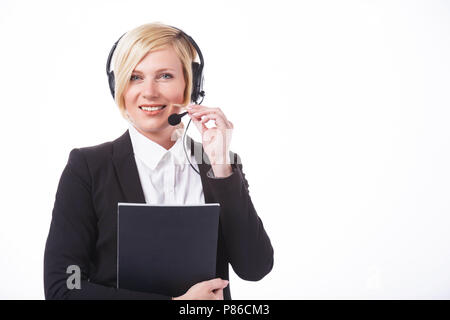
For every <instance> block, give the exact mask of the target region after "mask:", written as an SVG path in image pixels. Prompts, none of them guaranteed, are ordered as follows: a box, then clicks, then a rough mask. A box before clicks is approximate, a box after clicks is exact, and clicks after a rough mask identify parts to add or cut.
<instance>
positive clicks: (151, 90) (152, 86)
mask: <svg viewBox="0 0 450 320" xmlns="http://www.w3.org/2000/svg"><path fill="white" fill-rule="evenodd" d="M142 95H143V97H144V98H146V99H148V100H153V99H155V98H158V97H159V88H158V83H156V81H154V80H153V79H150V80H148V81H145V83H144V86H143V88H142Z"/></svg>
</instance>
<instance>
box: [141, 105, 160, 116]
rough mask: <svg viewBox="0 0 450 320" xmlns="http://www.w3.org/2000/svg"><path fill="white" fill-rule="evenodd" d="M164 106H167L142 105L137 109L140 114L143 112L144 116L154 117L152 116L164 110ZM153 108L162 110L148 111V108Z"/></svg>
mask: <svg viewBox="0 0 450 320" xmlns="http://www.w3.org/2000/svg"><path fill="white" fill-rule="evenodd" d="M166 106H167V105H163V104H159V105H158V104H153V105H149V104H144V105H140V106H139V109H141V110H142V112H144V113H145V114H146V115H150V116H154V115H157V114H159V113H161V112H162V111H163V110H164V109H165V108H166ZM155 107H162V108H159V109H155V110H150V109H148V108H155ZM144 108H145V109H144Z"/></svg>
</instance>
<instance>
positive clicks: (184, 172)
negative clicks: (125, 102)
mask: <svg viewBox="0 0 450 320" xmlns="http://www.w3.org/2000/svg"><path fill="white" fill-rule="evenodd" d="M183 130H184V129H182V128H181V129H176V135H175V138H176V139H177V141H176V142H175V144H174V145H173V146H172V147H171V148H170V149H169V150H166V149H165V148H164V147H162V146H160V145H159V144H157V143H156V142H154V141H152V140H150V139H149V138H147V137H145V136H144V135H143V134H141V133H140V132H139V131H138V130H137V129H136V128H135V127H134V126H133V125H131V124H130V125H129V133H130V138H131V144H132V145H133V150H134V158H135V160H136V166H137V169H138V173H139V179H140V180H141V186H142V189H143V192H144V197H145V202H146V203H147V204H173V205H186V204H204V203H205V197H204V194H203V186H202V181H201V178H200V175H199V174H198V173H197V172H195V171H194V170H193V169H192V168H191V166H190V165H189V162H188V161H187V159H186V155H185V152H184V148H183V139H182V138H183V132H184V131H183ZM186 140H187V139H186ZM186 151H187V154H188V156H189V160H190V161H191V163H192V165H193V166H194V167H195V168H196V169H197V170H198V171H200V170H199V169H198V165H197V164H196V162H195V158H194V156H193V155H191V151H190V146H188V145H186Z"/></svg>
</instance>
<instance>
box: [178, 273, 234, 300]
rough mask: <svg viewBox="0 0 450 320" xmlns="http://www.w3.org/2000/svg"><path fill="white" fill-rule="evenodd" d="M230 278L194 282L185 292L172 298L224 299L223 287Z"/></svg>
mask: <svg viewBox="0 0 450 320" xmlns="http://www.w3.org/2000/svg"><path fill="white" fill-rule="evenodd" d="M227 285H228V280H222V279H221V278H216V279H212V280H208V281H203V282H199V283H197V284H194V285H193V286H192V287H191V288H190V289H189V290H188V291H187V292H186V293H185V294H183V295H182V296H179V297H175V298H172V300H223V289H224V288H226V286H227Z"/></svg>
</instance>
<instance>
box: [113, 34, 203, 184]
mask: <svg viewBox="0 0 450 320" xmlns="http://www.w3.org/2000/svg"><path fill="white" fill-rule="evenodd" d="M170 27H172V28H174V29H176V30H178V31H179V33H178V34H177V36H176V37H184V38H185V39H186V40H187V41H189V42H190V43H191V44H192V46H193V47H194V48H195V50H196V51H197V54H198V56H199V59H200V63H198V62H194V61H193V62H192V92H191V102H194V103H195V104H201V103H202V102H203V99H204V97H205V91H203V83H204V77H203V67H204V65H205V64H204V61H203V55H202V51H201V50H200V48H199V47H198V45H197V43H196V42H195V41H194V39H192V37H191V36H189V35H188V34H186V33H185V32H184V31H183V30H181V29H178V28H176V27H173V26H170ZM125 34H126V33H124V34H123V35H122V36H121V37H120V38H119V39H118V40H117V41H116V42H115V43H114V45H113V46H112V48H111V51H110V52H109V55H108V60H107V61H106V75H107V76H108V84H109V90H110V91H111V95H112V97H113V99H115V78H114V71H112V70H111V60H112V57H113V54H114V51H115V50H116V47H117V44H118V43H119V41H120V39H122V37H123V36H124V35H125ZM200 97H201V101H200V102H199V101H198V100H199V99H200ZM183 115H184V114H182V115H181V116H183ZM180 121H181V117H180ZM191 121H192V119H189V123H188V125H187V127H186V130H185V131H184V135H183V148H184V153H185V155H186V158H187V160H188V161H189V164H190V165H191V167H192V169H194V170H195V172H197V173H198V174H199V175H200V172H198V170H197V169H195V168H194V166H193V165H192V163H191V161H190V160H189V157H188V155H187V151H186V143H185V138H186V132H187V130H188V128H189V125H190V124H191Z"/></svg>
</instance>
